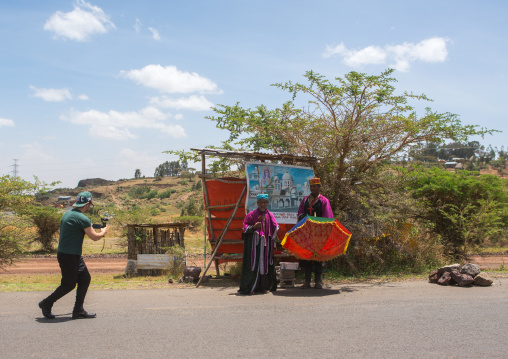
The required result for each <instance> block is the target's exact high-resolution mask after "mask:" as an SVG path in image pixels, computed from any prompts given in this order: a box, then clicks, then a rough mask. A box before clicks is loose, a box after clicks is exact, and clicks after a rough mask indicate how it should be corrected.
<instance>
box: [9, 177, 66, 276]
mask: <svg viewBox="0 0 508 359" xmlns="http://www.w3.org/2000/svg"><path fill="white" fill-rule="evenodd" d="M54 184H56V183H53V184H52V185H54ZM46 190H47V186H46V184H45V183H42V182H40V181H39V180H38V179H37V178H35V181H34V182H29V181H25V180H23V179H21V178H19V177H13V176H9V175H6V176H2V177H0V267H2V266H5V265H9V264H12V263H13V262H14V261H15V260H16V259H17V258H18V257H19V256H21V255H22V253H23V252H24V243H25V239H26V237H27V233H26V231H25V229H26V227H27V226H29V223H28V222H27V221H25V220H24V218H21V217H20V216H18V215H17V212H20V211H23V210H24V209H25V208H27V207H28V206H29V205H30V204H31V203H33V202H34V200H35V195H36V194H38V193H40V192H44V191H46Z"/></svg>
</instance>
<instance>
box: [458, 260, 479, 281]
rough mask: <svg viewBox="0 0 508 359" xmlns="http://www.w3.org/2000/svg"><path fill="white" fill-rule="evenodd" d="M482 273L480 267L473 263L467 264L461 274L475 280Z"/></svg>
mask: <svg viewBox="0 0 508 359" xmlns="http://www.w3.org/2000/svg"><path fill="white" fill-rule="evenodd" d="M480 272H481V269H480V267H479V266H477V265H476V264H473V263H466V264H464V265H463V266H462V268H461V269H460V273H462V274H469V275H470V276H471V277H473V278H474V277H476V276H477V275H478V274H479V273H480Z"/></svg>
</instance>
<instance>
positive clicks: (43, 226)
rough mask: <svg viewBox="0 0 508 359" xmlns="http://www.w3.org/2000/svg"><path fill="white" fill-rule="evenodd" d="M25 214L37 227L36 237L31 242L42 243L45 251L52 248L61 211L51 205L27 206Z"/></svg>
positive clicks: (58, 228) (58, 226)
mask: <svg viewBox="0 0 508 359" xmlns="http://www.w3.org/2000/svg"><path fill="white" fill-rule="evenodd" d="M24 212H25V214H26V216H27V217H28V218H29V219H30V220H31V222H32V223H33V224H34V225H35V226H36V227H37V235H38V236H37V237H36V238H35V239H34V240H33V242H38V243H40V244H41V245H42V248H43V249H44V250H45V251H52V250H53V243H54V242H56V238H55V234H56V233H57V232H58V231H59V230H60V220H61V219H62V213H61V212H59V211H57V210H56V209H55V208H52V207H35V206H31V207H28V208H27V209H26V210H25V211H24Z"/></svg>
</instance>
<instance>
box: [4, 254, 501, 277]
mask: <svg viewBox="0 0 508 359" xmlns="http://www.w3.org/2000/svg"><path fill="white" fill-rule="evenodd" d="M84 258H85V262H86V265H87V267H88V269H89V271H90V272H92V273H101V274H107V273H123V272H124V271H125V267H126V266H127V255H114V256H112V255H106V256H100V255H90V256H84ZM202 261H203V259H202V257H195V256H193V258H188V262H189V265H198V266H200V265H202V264H203V262H202ZM468 261H469V262H470V263H474V264H477V265H479V266H480V268H481V269H482V270H486V271H488V270H489V269H490V270H492V269H496V268H499V267H500V266H502V265H504V266H508V254H490V255H472V256H469V257H468ZM30 274H33V275H43V274H47V275H54V274H60V267H59V266H58V261H57V259H56V256H51V257H36V258H27V259H23V260H21V261H19V262H16V263H15V265H13V266H8V267H5V268H4V269H3V270H1V271H0V276H2V275H30Z"/></svg>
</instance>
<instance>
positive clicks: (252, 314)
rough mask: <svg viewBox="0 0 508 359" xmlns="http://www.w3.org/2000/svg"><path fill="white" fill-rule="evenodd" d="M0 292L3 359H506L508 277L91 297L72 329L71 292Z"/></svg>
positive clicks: (100, 293) (109, 293)
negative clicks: (49, 307)
mask: <svg viewBox="0 0 508 359" xmlns="http://www.w3.org/2000/svg"><path fill="white" fill-rule="evenodd" d="M47 294H49V293H42V292H19V293H0V356H1V357H2V358H4V359H5V358H80V359H85V358H145V359H148V358H205V359H206V358H225V357H226V358H227V357H236V358H348V359H349V358H395V359H397V358H404V359H406V358H461V359H462V358H507V356H508V354H507V353H508V334H507V333H508V310H507V308H508V278H497V279H495V285H493V286H491V287H486V288H484V287H470V288H459V287H456V286H454V287H442V286H438V285H436V284H429V283H427V282H426V281H413V282H398V283H378V284H355V285H338V286H333V287H332V288H330V289H324V290H316V289H309V290H302V289H298V288H288V289H280V290H278V291H277V292H275V293H274V294H266V295H255V296H238V295H236V288H207V287H204V286H203V287H200V288H198V289H196V288H192V289H159V290H116V291H91V292H89V294H88V296H87V300H86V303H85V308H86V309H87V310H89V311H96V312H97V313H98V315H97V318H95V319H88V320H71V319H70V310H71V309H72V304H73V296H74V295H73V293H71V294H69V295H67V296H66V297H64V298H62V300H61V301H59V302H57V303H56V304H55V306H54V308H53V312H54V313H55V314H56V315H57V318H56V319H55V320H46V319H44V318H43V317H42V315H41V312H40V310H39V308H38V307H37V303H38V301H39V300H41V299H42V298H44V297H45V296H46V295H47Z"/></svg>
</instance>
